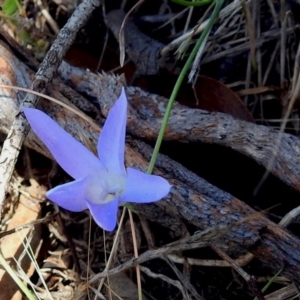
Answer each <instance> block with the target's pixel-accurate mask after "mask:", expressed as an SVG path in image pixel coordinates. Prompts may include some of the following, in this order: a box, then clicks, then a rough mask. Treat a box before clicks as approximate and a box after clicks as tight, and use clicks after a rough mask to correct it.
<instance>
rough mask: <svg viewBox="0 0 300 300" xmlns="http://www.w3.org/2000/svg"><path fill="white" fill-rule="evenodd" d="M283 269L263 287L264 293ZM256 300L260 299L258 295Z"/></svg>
mask: <svg viewBox="0 0 300 300" xmlns="http://www.w3.org/2000/svg"><path fill="white" fill-rule="evenodd" d="M281 271H282V269H281V270H279V271H278V272H277V273H276V274H275V275H274V276H273V277H272V278H271V279H270V280H269V281H268V282H267V284H266V285H265V286H264V287H263V289H262V290H261V291H262V292H263V293H264V292H265V291H266V290H267V289H268V287H269V286H270V285H271V284H272V283H273V281H274V280H275V279H276V278H277V277H278V276H279V274H280V273H281ZM254 300H258V298H257V297H255V298H254Z"/></svg>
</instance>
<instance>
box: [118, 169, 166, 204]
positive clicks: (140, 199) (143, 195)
mask: <svg viewBox="0 0 300 300" xmlns="http://www.w3.org/2000/svg"><path fill="white" fill-rule="evenodd" d="M170 189H171V185H170V184H169V183H168V181H167V180H165V179H164V178H162V177H160V176H156V175H149V174H145V173H143V172H140V171H138V170H136V169H132V168H127V181H126V186H125V190H124V193H123V195H122V198H121V201H122V202H137V203H149V202H154V201H158V200H160V199H162V198H163V197H165V196H166V195H168V193H169V192H170Z"/></svg>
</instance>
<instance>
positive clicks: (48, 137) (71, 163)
mask: <svg viewBox="0 0 300 300" xmlns="http://www.w3.org/2000/svg"><path fill="white" fill-rule="evenodd" d="M24 113H25V115H26V118H27V120H28V122H29V123H30V125H31V128H32V129H33V131H34V132H35V133H36V134H37V135H38V136H39V138H40V139H41V140H42V141H43V142H44V144H45V145H46V146H47V147H48V149H49V150H50V152H51V153H52V155H53V156H54V158H55V159H56V160H57V162H58V163H59V165H60V166H61V167H62V168H63V169H64V170H65V171H66V172H67V173H68V174H69V175H71V176H72V177H73V178H75V179H80V178H83V177H86V176H87V175H88V174H89V173H90V172H91V171H93V170H94V171H96V170H99V169H101V168H102V167H103V166H102V163H101V161H100V160H99V159H98V158H97V157H96V156H95V155H94V154H93V153H92V152H91V151H89V150H88V149H87V148H86V147H84V146H83V145H82V144H81V143H79V142H78V141H77V140H75V139H74V138H73V137H72V136H71V135H70V134H69V133H67V132H66V131H64V130H63V129H62V128H61V127H60V126H59V125H58V124H56V123H55V122H54V121H53V120H52V119H51V118H49V117H48V116H47V115H46V114H44V113H43V112H41V111H40V110H37V109H32V108H24Z"/></svg>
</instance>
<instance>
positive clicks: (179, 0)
mask: <svg viewBox="0 0 300 300" xmlns="http://www.w3.org/2000/svg"><path fill="white" fill-rule="evenodd" d="M171 1H172V2H175V3H177V4H180V5H183V6H203V5H206V4H210V3H212V0H200V1H194V2H191V1H187V0H171Z"/></svg>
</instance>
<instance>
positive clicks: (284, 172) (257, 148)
mask: <svg viewBox="0 0 300 300" xmlns="http://www.w3.org/2000/svg"><path fill="white" fill-rule="evenodd" d="M59 74H60V76H61V77H62V78H63V80H66V81H67V83H68V84H69V85H71V86H72V87H73V88H75V89H76V90H77V91H80V92H85V93H87V94H88V95H89V96H92V97H96V98H97V99H99V104H100V106H101V113H102V114H103V115H104V116H107V114H108V112H109V110H110V108H111V107H112V105H113V103H114V101H115V100H114V99H117V97H118V91H117V89H114V87H113V86H114V85H113V81H115V82H118V81H119V80H120V79H119V78H117V77H114V76H107V75H103V76H98V75H95V74H92V73H90V72H86V71H84V70H81V69H78V68H74V67H71V66H69V65H67V64H66V63H63V64H62V65H61V67H60V68H59ZM70 74H72V75H71V76H70ZM108 81H110V82H111V84H112V85H111V88H110V89H109V91H107V90H106V86H107V82H108ZM126 92H127V95H128V98H129V104H130V105H129V112H128V121H127V130H128V132H130V133H132V134H133V135H135V136H139V137H141V138H146V139H150V140H155V139H156V138H157V133H158V132H159V128H160V126H161V120H162V118H163V115H164V112H165V108H166V106H167V99H166V98H164V97H161V96H158V95H154V94H149V93H147V92H144V91H142V90H141V89H139V88H136V87H128V88H127V90H126ZM277 138H278V130H276V129H274V128H269V127H266V126H262V125H256V124H253V123H248V122H244V121H240V120H236V119H234V118H233V117H231V116H230V115H227V114H223V113H213V112H207V111H203V110H200V109H192V108H188V107H185V106H183V105H180V104H178V103H175V104H174V107H173V109H172V113H171V117H170V122H169V125H168V127H167V130H166V133H165V136H164V139H165V140H169V141H182V142H186V141H188V142H203V143H209V144H218V145H222V146H225V147H229V148H232V149H234V150H236V151H238V152H240V153H242V154H244V155H246V156H248V157H250V158H252V159H253V160H255V161H256V162H257V163H258V164H260V165H262V166H264V167H267V166H268V163H269V159H270V157H272V155H273V152H274V151H275V150H276V149H275V145H276V141H277ZM276 153H277V154H276V158H275V161H274V164H273V166H272V168H271V170H270V171H271V173H272V174H273V175H275V176H277V177H278V178H280V179H281V180H282V181H283V182H284V183H286V184H287V185H289V186H291V187H293V188H294V189H295V190H297V191H299V192H300V164H299V161H300V140H299V138H298V137H295V136H293V135H291V134H287V133H285V134H283V136H282V140H281V143H280V145H279V148H278V151H277V152H276Z"/></svg>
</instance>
